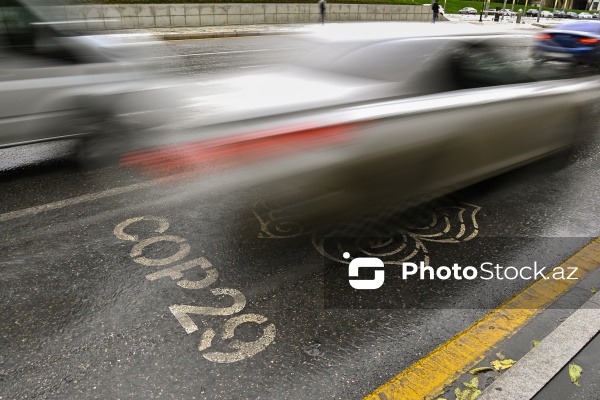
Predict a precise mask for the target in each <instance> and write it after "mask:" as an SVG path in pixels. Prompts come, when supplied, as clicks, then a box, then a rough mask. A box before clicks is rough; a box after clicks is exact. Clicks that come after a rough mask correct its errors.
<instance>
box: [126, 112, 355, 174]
mask: <svg viewBox="0 0 600 400" xmlns="http://www.w3.org/2000/svg"><path fill="white" fill-rule="evenodd" d="M353 128H356V124H344V125H337V126H330V127H325V128H317V129H308V130H301V131H296V132H288V133H283V134H279V135H274V134H270V135H267V136H264V135H262V136H261V135H260V134H251V135H244V136H240V137H237V138H235V137H234V138H227V139H217V140H209V141H204V142H197V143H190V144H188V145H180V146H175V147H166V148H162V149H160V148H159V149H153V150H146V151H136V152H132V153H129V154H124V155H123V157H122V162H121V164H122V165H127V166H138V167H140V168H141V169H142V170H143V171H146V172H150V173H157V174H161V175H167V174H170V173H172V172H173V170H176V169H197V170H198V171H201V170H203V169H204V167H219V168H226V167H231V166H235V165H237V164H240V163H242V162H252V161H258V160H264V159H269V158H273V157H277V156H283V155H287V154H290V153H296V152H300V151H303V150H309V149H313V148H315V147H320V146H327V145H332V144H338V143H342V142H348V140H349V137H348V132H349V131H350V130H351V129H353ZM207 164H208V165H207Z"/></svg>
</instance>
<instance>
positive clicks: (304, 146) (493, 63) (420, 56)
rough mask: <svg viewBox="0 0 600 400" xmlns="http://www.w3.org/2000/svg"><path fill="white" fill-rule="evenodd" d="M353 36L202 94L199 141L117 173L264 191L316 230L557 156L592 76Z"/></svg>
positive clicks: (385, 36)
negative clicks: (202, 179) (200, 176)
mask: <svg viewBox="0 0 600 400" xmlns="http://www.w3.org/2000/svg"><path fill="white" fill-rule="evenodd" d="M380 26H381V25H380ZM362 28H363V29H364V30H361V29H360V27H356V26H352V27H350V26H345V27H344V28H340V31H339V32H338V31H335V30H332V31H329V32H328V37H327V40H326V41H325V42H324V43H322V44H321V45H319V46H317V47H316V48H315V49H314V50H313V51H312V52H310V53H309V54H308V55H306V56H305V57H302V58H300V59H299V60H297V61H296V62H294V63H292V64H290V65H287V66H285V67H283V68H279V69H277V70H273V71H266V72H263V73H256V74H253V75H249V76H243V77H239V76H238V77H232V78H230V79H224V80H220V81H219V82H214V84H213V85H212V87H211V85H210V84H208V83H207V84H206V85H205V86H203V88H204V89H205V90H206V92H207V95H206V96H207V97H206V99H205V101H204V104H207V105H211V106H213V107H216V105H217V104H221V105H222V110H223V111H224V112H223V113H221V114H219V113H218V112H216V113H215V114H214V115H213V116H212V121H210V120H208V119H207V120H206V125H204V126H203V127H201V128H200V129H199V132H201V133H202V135H203V136H204V139H203V140H198V141H195V142H190V143H182V144H180V145H173V146H168V147H164V148H160V147H159V148H154V149H147V150H142V151H138V152H135V153H129V154H126V155H124V157H123V159H122V164H123V165H126V166H130V167H133V168H139V169H140V170H141V171H144V172H146V173H149V174H152V175H153V176H165V175H175V174H187V173H195V172H198V173H215V171H221V172H222V173H223V175H220V179H223V182H225V181H227V182H231V183H234V184H235V185H241V184H265V183H266V184H267V185H266V187H267V188H269V191H266V192H264V193H265V196H267V197H269V198H271V199H275V200H274V201H276V202H277V203H278V204H279V205H280V206H281V207H283V209H284V210H286V212H289V213H290V215H293V216H294V217H295V218H298V219H300V220H304V221H305V222H307V223H310V222H317V223H320V222H324V221H330V220H335V219H338V218H346V217H348V216H356V215H357V214H358V213H361V212H366V211H367V210H369V211H371V210H374V209H377V208H379V207H380V206H383V205H384V204H387V203H390V202H391V203H393V204H395V205H399V206H402V207H409V206H411V205H414V204H415V203H418V202H421V201H423V200H426V199H428V198H431V197H434V196H439V195H441V194H444V193H448V192H451V191H454V190H456V189H458V188H462V187H465V186H467V185H470V184H472V183H475V182H478V181H481V180H483V179H486V178H488V177H491V176H494V175H497V174H500V173H502V172H504V171H507V170H510V169H512V168H516V167H518V166H520V165H523V164H525V163H527V162H531V161H533V160H535V159H537V158H539V157H542V156H545V155H548V154H550V153H552V152H554V151H556V150H559V149H561V148H563V147H565V146H568V145H569V144H571V143H573V142H574V141H575V140H576V137H577V134H578V133H579V128H580V127H581V125H580V124H581V123H582V122H583V121H584V120H585V119H586V118H587V117H588V115H589V113H588V107H589V106H590V104H591V101H592V100H593V99H594V98H595V96H596V95H595V91H597V89H598V88H600V80H599V79H598V77H597V76H591V77H590V76H587V77H579V76H576V75H571V72H570V70H560V72H556V73H551V72H549V69H546V70H539V69H530V67H531V64H530V63H529V60H527V51H526V50H524V51H523V52H522V53H523V54H522V55H518V54H517V52H515V47H514V46H512V43H513V42H514V41H515V40H518V37H517V36H511V35H505V36H502V35H479V34H477V35H475V34H473V35H466V34H465V35H461V36H459V35H454V36H450V35H448V34H447V33H446V32H444V31H443V30H442V29H440V30H436V31H435V32H432V29H431V28H430V27H429V26H426V28H427V31H428V32H429V35H430V36H429V37H422V36H418V35H417V36H416V37H406V36H407V33H406V32H402V33H401V34H400V33H398V32H394V31H393V30H390V28H389V27H387V26H386V27H385V28H386V29H385V31H384V32H383V33H382V34H380V35H377V34H375V33H374V32H373V30H374V29H375V28H374V27H367V26H366V25H363V26H362ZM411 30H413V31H415V30H416V25H415V26H411ZM335 33H339V35H336V34H335ZM413 33H414V32H413ZM521 39H522V38H521ZM511 46H512V47H511ZM521 56H522V57H523V58H522V59H520V58H519V57H521ZM536 73H539V75H536ZM561 74H567V75H561ZM208 93H210V94H208ZM216 108H218V107H216ZM209 121H210V122H209ZM223 171H226V173H225V172H223Z"/></svg>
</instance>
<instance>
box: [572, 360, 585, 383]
mask: <svg viewBox="0 0 600 400" xmlns="http://www.w3.org/2000/svg"><path fill="white" fill-rule="evenodd" d="M581 372H583V369H581V367H580V366H579V365H577V364H569V377H571V382H573V383H574V384H575V385H577V386H579V378H580V377H581Z"/></svg>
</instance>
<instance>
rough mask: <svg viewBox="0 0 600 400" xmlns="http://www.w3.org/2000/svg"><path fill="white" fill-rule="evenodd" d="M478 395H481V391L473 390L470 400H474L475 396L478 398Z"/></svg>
mask: <svg viewBox="0 0 600 400" xmlns="http://www.w3.org/2000/svg"><path fill="white" fill-rule="evenodd" d="M480 394H481V390H479V389H475V390H474V391H473V394H472V395H471V400H475V399H476V398H477V396H479V395H480Z"/></svg>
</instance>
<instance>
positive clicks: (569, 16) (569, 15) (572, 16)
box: [566, 11, 579, 19]
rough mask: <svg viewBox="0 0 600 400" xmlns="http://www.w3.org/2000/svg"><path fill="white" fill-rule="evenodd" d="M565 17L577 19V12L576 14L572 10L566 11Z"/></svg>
mask: <svg viewBox="0 0 600 400" xmlns="http://www.w3.org/2000/svg"><path fill="white" fill-rule="evenodd" d="M566 17H567V18H571V19H578V18H579V14H577V13H576V12H573V11H569V12H567V14H566Z"/></svg>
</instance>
